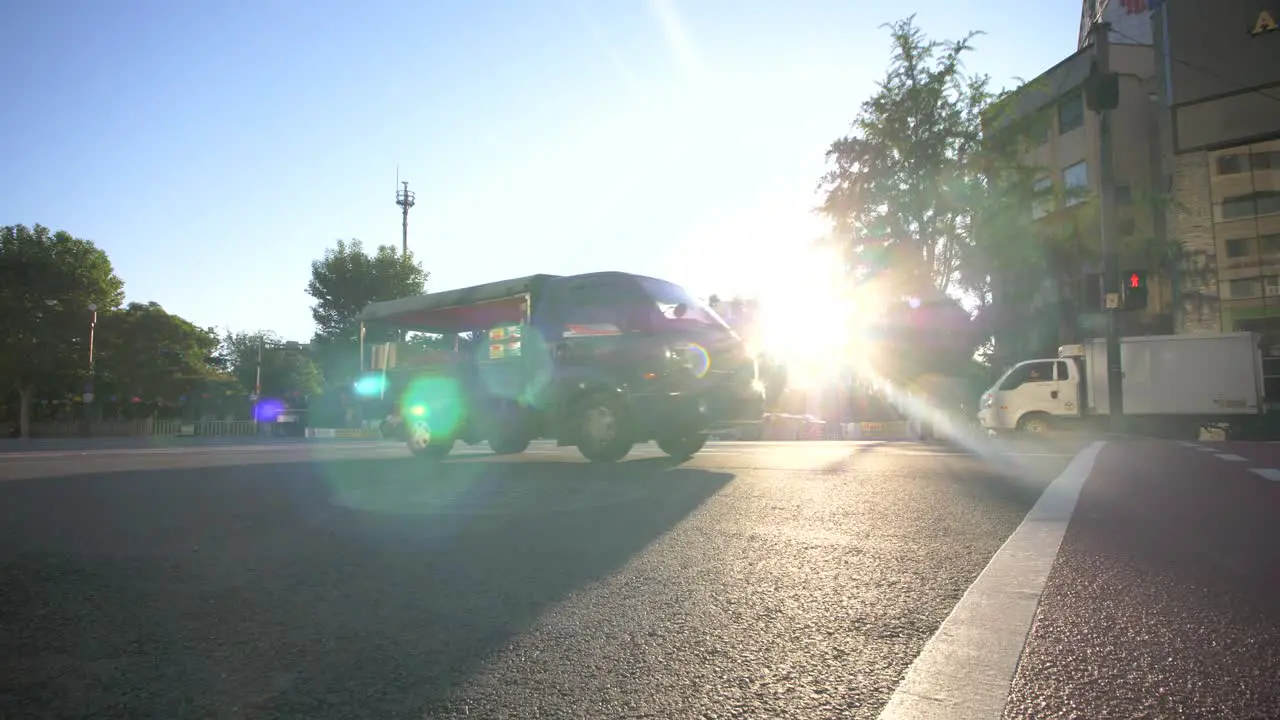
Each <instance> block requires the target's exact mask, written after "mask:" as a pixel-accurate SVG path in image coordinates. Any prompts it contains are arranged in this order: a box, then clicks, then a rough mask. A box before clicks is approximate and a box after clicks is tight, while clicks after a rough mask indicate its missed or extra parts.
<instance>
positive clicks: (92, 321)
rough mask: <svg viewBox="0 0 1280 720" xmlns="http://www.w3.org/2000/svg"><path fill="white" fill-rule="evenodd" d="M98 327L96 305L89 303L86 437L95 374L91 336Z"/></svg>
mask: <svg viewBox="0 0 1280 720" xmlns="http://www.w3.org/2000/svg"><path fill="white" fill-rule="evenodd" d="M97 328H98V306H97V305H96V304H94V303H89V380H88V382H87V383H85V389H84V396H83V397H84V434H85V436H86V437H88V436H89V435H90V434H92V432H93V419H92V418H91V417H90V413H89V408H90V407H92V406H93V379H94V375H95V374H96V368H95V366H94V362H93V336H94V332H95V331H96V330H97Z"/></svg>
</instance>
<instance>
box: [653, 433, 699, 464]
mask: <svg viewBox="0 0 1280 720" xmlns="http://www.w3.org/2000/svg"><path fill="white" fill-rule="evenodd" d="M706 444H707V436H706V434H704V433H690V434H688V435H678V436H672V437H664V438H658V449H660V450H662V452H664V453H666V454H668V455H670V456H671V457H673V458H676V459H677V460H688V459H689V458H691V457H693V456H694V455H697V454H698V451H699V450H701V449H702V447H703V446H704V445H706Z"/></svg>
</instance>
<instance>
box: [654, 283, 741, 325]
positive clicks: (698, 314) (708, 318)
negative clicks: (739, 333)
mask: <svg viewBox="0 0 1280 720" xmlns="http://www.w3.org/2000/svg"><path fill="white" fill-rule="evenodd" d="M636 279H637V280H639V282H640V287H642V288H643V289H644V291H645V294H646V295H648V296H649V299H650V300H652V301H653V302H654V305H655V307H656V308H657V310H658V314H659V315H660V316H661V317H662V318H664V319H665V321H666V322H671V323H689V324H695V325H703V326H707V327H713V328H716V329H718V330H729V325H728V323H726V322H725V321H724V319H723V318H721V317H720V316H719V315H717V314H716V311H715V310H712V309H711V308H710V307H708V306H707V304H706V303H704V302H702V301H701V300H699V299H697V298H696V297H694V296H693V295H691V294H690V293H689V291H688V290H685V289H684V288H682V287H680V286H679V285H676V284H673V283H669V282H666V281H664V280H654V279H653V278H636ZM680 305H683V306H684V314H683V315H681V316H677V315H676V308H677V307H678V306H680ZM664 324H665V323H664Z"/></svg>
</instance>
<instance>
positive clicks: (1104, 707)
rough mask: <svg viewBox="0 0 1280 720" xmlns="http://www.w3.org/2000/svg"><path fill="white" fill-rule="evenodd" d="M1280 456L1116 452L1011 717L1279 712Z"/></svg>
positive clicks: (1057, 577) (1059, 578) (1070, 536)
mask: <svg viewBox="0 0 1280 720" xmlns="http://www.w3.org/2000/svg"><path fill="white" fill-rule="evenodd" d="M1277 449H1280V445H1274V444H1266V443H1171V442H1161V441H1130V442H1119V443H1110V444H1108V446H1107V447H1105V448H1104V449H1103V450H1102V452H1101V454H1100V455H1099V457H1098V460H1097V463H1096V465H1095V466H1094V468H1093V473H1092V476H1091V477H1090V479H1089V481H1088V482H1087V483H1086V484H1085V485H1084V488H1083V491H1082V492H1081V494H1080V499H1079V504H1078V506H1077V507H1076V509H1075V513H1074V515H1073V517H1072V519H1071V523H1070V526H1069V528H1068V529H1067V532H1066V535H1065V538H1064V540H1063V544H1062V547H1061V550H1060V551H1059V553H1058V556H1057V561H1056V563H1055V565H1054V567H1053V571H1052V573H1051V574H1050V576H1049V580H1048V584H1047V586H1046V587H1045V592H1044V596H1043V598H1042V600H1041V603H1040V607H1039V611H1038V614H1037V616H1036V624H1035V626H1034V629H1033V631H1032V633H1031V635H1030V638H1029V640H1028V642H1027V646H1026V652H1025V653H1024V655H1023V657H1022V662H1021V665H1020V666H1019V668H1018V673H1017V676H1016V679H1015V681H1014V684H1013V692H1012V695H1011V697H1010V700H1009V705H1008V707H1007V708H1006V717H1011V718H1013V717H1016V718H1031V717H1034V718H1052V717H1088V718H1113V717H1116V718H1130V717H1156V718H1164V717H1186V718H1275V717H1280V522H1277V520H1278V519H1280V481H1278V480H1280V470H1278V468H1280V451H1278V450H1277Z"/></svg>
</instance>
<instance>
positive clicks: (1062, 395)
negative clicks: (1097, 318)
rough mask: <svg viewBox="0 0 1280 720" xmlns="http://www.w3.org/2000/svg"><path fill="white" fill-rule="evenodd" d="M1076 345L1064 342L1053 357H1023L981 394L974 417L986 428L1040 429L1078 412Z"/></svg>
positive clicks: (1079, 383) (1079, 379)
mask: <svg viewBox="0 0 1280 720" xmlns="http://www.w3.org/2000/svg"><path fill="white" fill-rule="evenodd" d="M1083 354H1084V351H1083V348H1081V347H1080V346H1075V345H1067V346H1064V347H1062V348H1059V350H1058V357H1057V358H1053V359H1037V360H1024V361H1023V362H1020V363H1018V364H1016V365H1014V366H1013V367H1011V368H1009V369H1008V370H1006V371H1005V373H1004V375H1002V376H1000V379H999V380H997V381H996V383H995V384H994V385H992V386H991V388H990V389H989V390H987V392H986V393H984V394H983V395H982V400H981V404H980V408H979V411H978V420H979V422H980V423H981V424H982V426H983V427H984V428H986V429H988V430H996V431H1002V430H1022V431H1028V432H1044V431H1046V430H1048V429H1049V428H1050V426H1051V425H1052V424H1053V422H1054V421H1055V420H1058V419H1062V418H1076V417H1079V416H1080V414H1081V405H1082V402H1081V399H1082V397H1083V393H1082V392H1081V391H1082V388H1083V373H1082V372H1081V368H1080V361H1079V358H1080V357H1081V356H1083Z"/></svg>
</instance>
